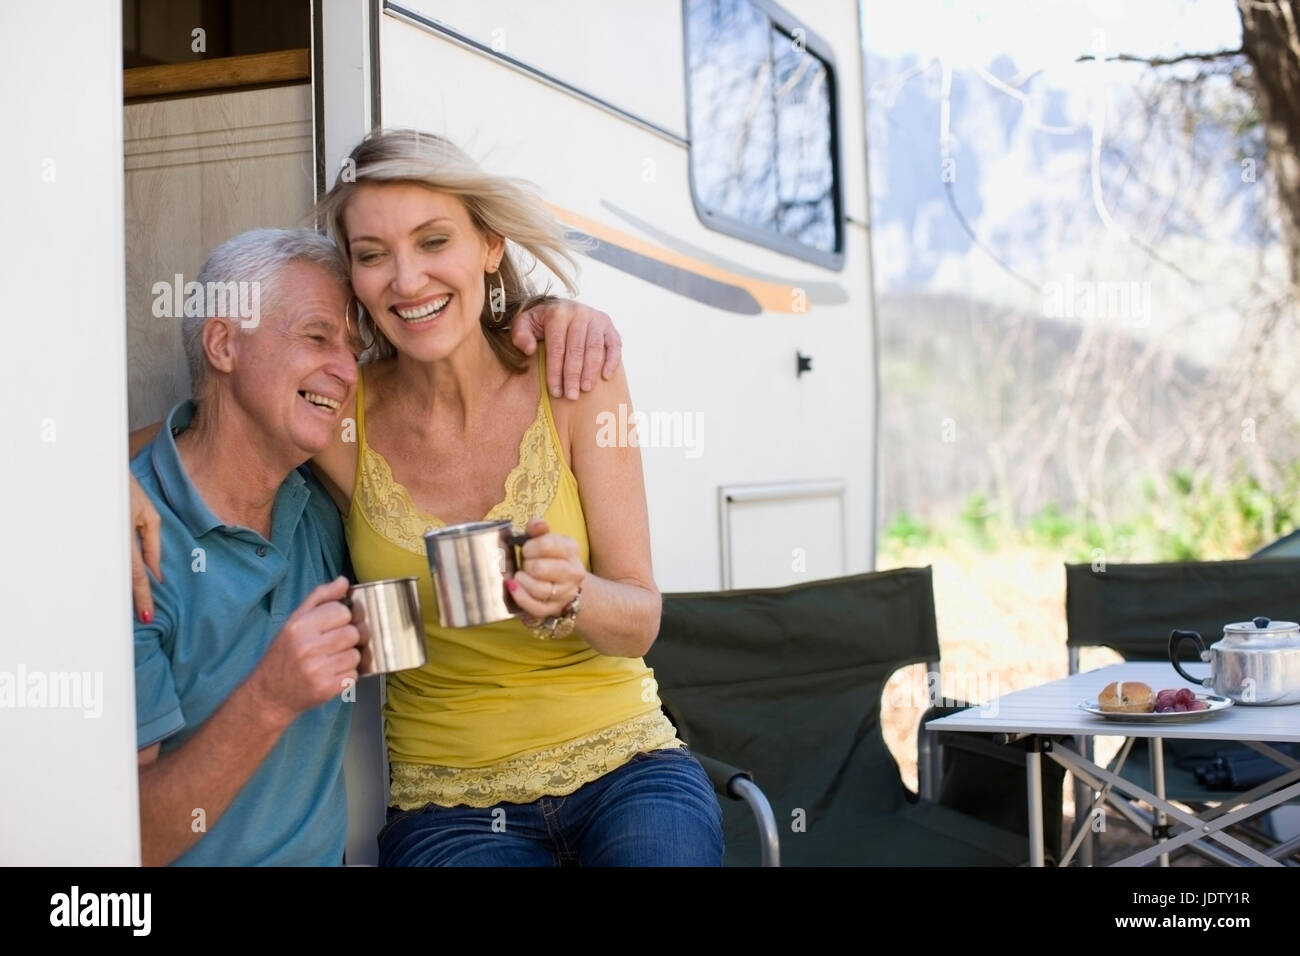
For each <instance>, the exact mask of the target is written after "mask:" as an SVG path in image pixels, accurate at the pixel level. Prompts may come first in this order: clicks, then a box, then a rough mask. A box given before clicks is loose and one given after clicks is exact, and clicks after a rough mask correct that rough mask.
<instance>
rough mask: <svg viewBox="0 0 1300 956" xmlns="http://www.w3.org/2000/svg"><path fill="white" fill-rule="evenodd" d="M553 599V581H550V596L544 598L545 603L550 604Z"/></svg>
mask: <svg viewBox="0 0 1300 956" xmlns="http://www.w3.org/2000/svg"><path fill="white" fill-rule="evenodd" d="M554 600H555V582H554V581H552V582H551V595H550V597H548V598H547V599H546V603H547V604H550V603H551V602H552V601H554Z"/></svg>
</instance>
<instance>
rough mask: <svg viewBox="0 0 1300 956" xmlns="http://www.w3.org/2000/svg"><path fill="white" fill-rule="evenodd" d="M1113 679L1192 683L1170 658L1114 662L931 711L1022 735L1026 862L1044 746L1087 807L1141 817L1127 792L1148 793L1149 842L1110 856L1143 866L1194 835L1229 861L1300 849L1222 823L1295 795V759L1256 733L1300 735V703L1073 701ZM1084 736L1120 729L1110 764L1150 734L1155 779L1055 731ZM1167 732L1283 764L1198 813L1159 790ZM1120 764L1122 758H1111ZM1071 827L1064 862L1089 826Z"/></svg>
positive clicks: (964, 725)
mask: <svg viewBox="0 0 1300 956" xmlns="http://www.w3.org/2000/svg"><path fill="white" fill-rule="evenodd" d="M1200 670H1203V671H1206V672H1207V676H1208V669H1207V668H1205V667H1204V665H1201V666H1200ZM1192 673H1193V674H1196V673H1198V671H1192ZM1111 681H1142V682H1143V683H1145V684H1149V685H1150V686H1151V688H1152V690H1160V689H1161V688H1164V687H1186V686H1189V685H1188V684H1187V682H1186V681H1184V680H1182V679H1181V678H1180V677H1178V675H1177V674H1175V673H1174V671H1173V668H1172V667H1170V666H1169V664H1167V663H1159V662H1156V663H1152V662H1143V663H1127V664H1115V665H1112V666H1110V667H1103V668H1100V669H1098V670H1094V671H1088V672H1086V673H1083V674H1074V675H1071V676H1070V677H1066V678H1063V679H1061V680H1056V681H1052V682H1050V683H1048V684H1043V685H1041V686H1039V687H1031V688H1029V689H1027V690H1021V691H1016V692H1014V693H1011V694H1007V695H1006V696H1004V697H999V698H997V700H995V701H992V702H990V703H987V704H984V705H982V706H979V707H971V708H969V709H967V710H963V711H961V712H960V713H956V714H953V715H951V716H948V717H942V718H939V719H937V720H932V721H929V722H928V723H927V724H926V728H927V729H929V730H934V731H957V732H962V731H965V732H973V733H1006V734H1011V735H1014V736H1015V737H1016V738H1019V739H1025V740H1026V743H1027V750H1026V758H1025V759H1026V767H1027V770H1028V774H1027V777H1028V785H1029V855H1030V864H1031V865H1032V866H1042V865H1043V791H1042V757H1043V755H1044V754H1046V755H1047V756H1048V757H1049V758H1050V759H1052V760H1055V761H1056V762H1057V763H1059V764H1061V765H1062V766H1063V767H1065V768H1066V769H1067V770H1069V771H1070V772H1071V773H1073V774H1075V775H1076V776H1077V777H1078V778H1079V779H1081V780H1083V781H1084V782H1085V783H1086V784H1087V785H1088V786H1089V787H1091V788H1092V790H1093V793H1094V797H1095V799H1094V803H1093V806H1092V807H1090V808H1086V812H1087V814H1088V815H1089V816H1091V814H1092V813H1093V810H1094V808H1098V807H1100V805H1101V803H1102V802H1103V801H1105V802H1109V803H1110V804H1111V805H1112V806H1114V807H1115V808H1116V809H1118V810H1119V811H1120V812H1121V813H1125V815H1126V816H1128V817H1129V818H1130V819H1140V818H1136V817H1135V815H1134V814H1133V811H1132V808H1131V807H1130V806H1129V804H1128V800H1129V799H1132V800H1140V801H1142V802H1144V803H1147V804H1149V805H1150V806H1151V807H1152V809H1153V810H1154V811H1155V820H1156V826H1155V833H1154V834H1153V835H1154V836H1155V838H1156V842H1155V844H1154V845H1153V846H1152V847H1150V848H1147V849H1144V850H1142V851H1140V852H1138V853H1135V854H1134V855H1132V856H1130V857H1127V858H1125V859H1124V860H1121V861H1119V862H1118V863H1116V864H1115V865H1116V866H1144V865H1146V864H1148V863H1151V862H1152V861H1153V860H1156V859H1157V858H1160V859H1161V863H1162V864H1164V865H1168V853H1169V851H1171V850H1174V849H1177V848H1178V847H1181V846H1184V845H1187V844H1191V843H1194V842H1197V841H1201V840H1207V841H1208V840H1213V841H1215V842H1216V843H1218V844H1220V846H1221V849H1226V850H1227V851H1229V852H1228V853H1227V854H1222V853H1221V854H1217V856H1219V857H1220V858H1222V859H1225V861H1227V862H1231V863H1233V864H1234V865H1251V864H1254V865H1259V866H1282V865H1283V863H1282V861H1283V860H1285V859H1286V858H1287V857H1288V856H1290V855H1291V854H1293V853H1295V852H1296V851H1297V850H1298V849H1300V838H1297V839H1294V840H1288V841H1286V842H1284V843H1282V844H1280V845H1278V846H1275V847H1272V848H1271V849H1269V850H1267V851H1261V850H1258V849H1255V848H1254V847H1252V846H1251V845H1249V844H1248V843H1245V842H1243V841H1242V840H1239V839H1237V838H1236V837H1234V836H1233V835H1232V834H1230V833H1228V832H1227V828H1228V827H1230V826H1233V825H1235V824H1237V823H1240V822H1241V821H1243V820H1246V819H1248V818H1250V817H1254V816H1256V815H1258V814H1260V813H1263V812H1265V811H1267V810H1270V809H1272V808H1273V807H1276V806H1278V805H1279V804H1282V803H1285V802H1286V801H1288V800H1291V799H1293V798H1295V797H1300V760H1296V759H1294V758H1292V757H1290V756H1288V755H1286V754H1284V753H1281V752H1280V751H1278V750H1277V749H1276V748H1273V747H1270V746H1268V744H1266V743H1263V742H1262V741H1270V742H1285V743H1300V705H1292V706H1284V707H1262V706H1245V705H1242V704H1237V705H1235V706H1233V707H1229V708H1227V709H1226V710H1223V711H1220V712H1218V713H1213V714H1210V715H1208V716H1205V717H1202V718H1200V719H1197V720H1190V721H1186V722H1162V723H1138V722H1131V721H1119V720H1109V719H1106V718H1102V717H1096V716H1093V715H1092V714H1089V713H1087V712H1086V711H1084V710H1082V709H1080V707H1079V705H1080V704H1081V703H1083V702H1084V701H1085V700H1091V701H1096V699H1097V694H1098V693H1099V692H1100V691H1101V689H1102V688H1103V687H1105V686H1106V685H1107V684H1109V683H1110V682H1111ZM1090 736H1091V737H1124V738H1126V740H1125V743H1124V745H1123V747H1122V748H1121V750H1120V752H1119V755H1117V757H1116V764H1117V765H1118V764H1119V761H1120V759H1121V758H1123V757H1126V756H1127V754H1128V750H1129V748H1131V747H1132V744H1133V740H1134V739H1135V738H1138V737H1147V738H1150V741H1151V775H1152V786H1153V788H1154V790H1155V792H1154V793H1152V792H1150V791H1148V790H1145V789H1143V788H1142V787H1139V786H1137V785H1136V784H1134V783H1132V782H1130V781H1128V780H1125V779H1124V778H1123V777H1121V776H1118V775H1117V774H1116V773H1114V772H1112V771H1111V770H1109V769H1107V768H1105V767H1100V766H1098V765H1097V764H1095V763H1093V762H1092V761H1091V760H1088V759H1087V758H1085V757H1083V756H1082V755H1081V754H1079V753H1078V752H1076V750H1075V749H1072V748H1071V747H1069V746H1068V745H1065V744H1063V743H1061V741H1060V740H1059V738H1061V737H1090ZM1173 738H1191V739H1198V740H1224V741H1234V742H1237V743H1241V744H1245V745H1246V746H1248V747H1251V748H1252V749H1254V750H1256V751H1257V752H1259V753H1261V754H1264V755H1265V756H1267V757H1269V758H1270V759H1272V760H1274V761H1276V762H1277V763H1278V764H1279V765H1280V766H1281V768H1282V770H1281V772H1280V773H1279V774H1278V775H1277V776H1276V777H1275V778H1274V779H1272V780H1269V781H1267V782H1266V783H1263V784H1261V785H1260V786H1257V787H1255V788H1253V789H1251V790H1248V791H1246V792H1244V793H1236V792H1232V791H1224V793H1223V801H1222V802H1221V803H1220V804H1219V805H1218V806H1215V807H1212V808H1210V809H1209V810H1206V811H1205V812H1203V813H1202V814H1200V815H1199V816H1198V815H1196V814H1195V813H1192V812H1190V811H1189V810H1188V809H1187V808H1185V807H1183V806H1181V805H1179V804H1175V803H1171V802H1170V801H1168V800H1166V799H1165V785H1164V783H1165V782H1164V767H1163V746H1162V740H1169V739H1173ZM1078 749H1083V748H1078ZM1117 769H1122V767H1118V766H1117ZM1116 791H1118V793H1117V792H1116ZM1121 794H1122V795H1123V796H1120V795H1121ZM1125 798H1127V799H1125ZM1075 817H1076V819H1079V820H1083V819H1085V817H1084V816H1083V811H1082V809H1081V808H1076V811H1075ZM1076 829H1077V831H1078V832H1077V833H1076V835H1075V837H1074V840H1073V842H1072V843H1071V845H1070V847H1069V848H1068V849H1067V851H1066V853H1065V854H1064V855H1063V858H1062V864H1066V863H1068V862H1069V860H1070V859H1071V858H1072V857H1073V855H1074V852H1075V850H1077V849H1078V846H1079V844H1080V842H1081V841H1082V840H1083V838H1084V837H1085V836H1086V835H1087V827H1086V826H1080V827H1077V828H1076Z"/></svg>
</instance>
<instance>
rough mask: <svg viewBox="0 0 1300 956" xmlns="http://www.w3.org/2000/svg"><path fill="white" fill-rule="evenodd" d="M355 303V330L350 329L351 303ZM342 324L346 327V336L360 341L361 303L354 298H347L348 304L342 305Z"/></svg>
mask: <svg viewBox="0 0 1300 956" xmlns="http://www.w3.org/2000/svg"><path fill="white" fill-rule="evenodd" d="M353 302H356V303H357V330H356V331H355V332H354V331H352V303H353ZM343 324H344V326H346V327H347V330H348V338H350V339H356V340H357V341H358V342H359V341H361V303H360V301H358V300H356V299H349V300H348V304H347V305H345V306H344V307H343Z"/></svg>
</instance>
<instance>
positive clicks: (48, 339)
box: [0, 0, 139, 865]
mask: <svg viewBox="0 0 1300 956" xmlns="http://www.w3.org/2000/svg"><path fill="white" fill-rule="evenodd" d="M120 18H121V9H120V4H118V3H115V2H113V3H106V2H104V0H65V2H63V3H59V4H56V5H54V6H50V5H46V4H36V3H10V4H5V5H4V6H3V12H0V89H4V90H5V110H4V114H5V125H6V129H5V143H4V148H3V149H2V150H0V183H3V187H4V199H3V202H4V206H5V212H4V216H3V219H2V220H0V221H2V222H3V228H0V288H3V289H4V291H5V311H6V313H7V315H6V321H5V323H4V329H5V347H4V348H3V349H0V397H2V398H3V401H0V429H2V431H0V434H3V437H4V441H3V444H0V528H3V534H4V547H3V550H2V551H0V600H2V601H3V608H4V626H3V627H2V628H0V776H2V777H3V780H4V783H3V785H2V786H0V864H4V865H11V864H60V865H64V864H114V865H132V864H137V863H138V862H139V824H138V810H137V792H136V770H135V697H134V684H133V679H132V651H131V606H130V592H129V584H130V582H129V571H128V562H127V543H126V530H127V524H128V516H127V487H126V362H125V341H126V337H125V325H124V319H123V268H124V264H123V251H122V246H123V216H122V63H121V46H122V29H121V22H120ZM24 672H25V676H27V677H28V680H27V681H25V682H23V686H20V687H19V688H17V690H18V692H19V694H18V696H17V697H16V698H15V699H14V700H13V701H10V700H9V699H8V698H6V697H5V696H4V695H5V685H6V684H8V687H9V689H10V690H11V691H12V690H13V689H14V688H13V683H14V681H15V679H16V678H17V677H19V676H24ZM52 672H77V673H79V674H82V673H88V674H89V675H90V680H89V681H87V682H86V684H87V687H88V688H89V689H92V690H93V687H94V685H95V682H96V680H98V681H100V682H102V698H101V700H100V701H99V707H100V708H101V709H102V713H101V714H100V716H98V717H87V716H85V714H84V710H85V708H86V707H87V706H92V707H93V705H94V701H93V700H90V699H83V700H80V701H78V702H77V703H78V704H79V706H77V707H73V708H61V709H60V708H51V707H49V706H45V707H33V706H13V704H14V703H28V704H30V703H31V702H32V701H31V698H30V697H27V698H26V699H24V696H23V694H22V692H23V691H24V690H31V689H34V685H33V684H32V682H31V675H32V674H36V675H37V678H38V680H39V679H40V678H43V677H47V676H48V675H49V674H50V673H52Z"/></svg>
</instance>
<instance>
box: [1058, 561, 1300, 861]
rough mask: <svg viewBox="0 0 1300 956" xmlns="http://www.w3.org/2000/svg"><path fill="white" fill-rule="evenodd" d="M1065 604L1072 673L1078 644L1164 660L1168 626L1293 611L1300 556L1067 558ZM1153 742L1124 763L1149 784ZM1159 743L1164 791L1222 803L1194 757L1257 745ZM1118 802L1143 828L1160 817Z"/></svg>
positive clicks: (1205, 631)
mask: <svg viewBox="0 0 1300 956" xmlns="http://www.w3.org/2000/svg"><path fill="white" fill-rule="evenodd" d="M1283 540H1286V539H1283ZM1065 609H1066V610H1065V616H1066V630H1067V634H1066V644H1067V646H1068V648H1069V655H1070V673H1071V674H1075V673H1078V670H1079V648H1080V647H1094V646H1106V647H1110V648H1112V649H1114V650H1115V651H1117V652H1118V653H1119V654H1120V655H1121V656H1122V657H1123V658H1124V659H1125V660H1126V661H1143V660H1148V661H1149V660H1168V659H1169V632H1170V631H1172V630H1174V629H1175V628H1178V629H1182V630H1194V631H1198V632H1200V634H1201V635H1202V636H1203V637H1205V638H1206V641H1207V643H1213V642H1214V641H1217V640H1219V639H1220V637H1221V636H1222V631H1223V625H1225V624H1228V623H1231V622H1233V621H1248V620H1251V619H1253V618H1254V617H1256V616H1257V615H1260V614H1263V615H1266V616H1268V617H1277V618H1279V619H1280V618H1286V619H1290V620H1294V619H1295V615H1296V614H1297V613H1298V612H1300V558H1283V557H1278V558H1273V559H1270V560H1268V561H1189V562H1180V563H1171V564H1110V565H1107V566H1106V567H1105V569H1104V570H1097V571H1094V570H1093V569H1092V567H1091V566H1089V565H1086V564H1067V565H1066V566H1065ZM1198 663H1199V662H1198ZM1164 686H1168V687H1185V686H1187V682H1186V681H1184V680H1183V679H1182V678H1180V677H1179V676H1178V675H1177V674H1176V673H1175V672H1174V670H1173V668H1172V667H1171V668H1170V669H1169V682H1168V684H1166V685H1164ZM1153 690H1159V688H1153ZM1150 749H1153V748H1149V747H1148V742H1147V740H1146V738H1138V739H1136V740H1135V741H1134V744H1133V748H1132V750H1131V751H1130V753H1129V756H1128V758H1127V760H1126V761H1125V763H1124V766H1123V768H1122V771H1121V776H1123V777H1124V778H1125V779H1127V780H1131V781H1132V782H1134V783H1136V784H1138V785H1139V786H1141V787H1144V788H1146V789H1151V788H1152V782H1151V781H1152V777H1151V756H1150V752H1149V750H1150ZM1162 749H1163V755H1164V771H1165V795H1166V796H1167V797H1168V798H1169V799H1172V800H1177V801H1179V802H1180V803H1186V804H1188V805H1189V806H1193V807H1198V806H1205V805H1208V804H1215V803H1219V802H1220V801H1222V800H1223V799H1224V798H1225V797H1226V796H1227V793H1226V792H1225V791H1222V790H1210V789H1208V788H1207V787H1205V786H1203V785H1202V784H1201V783H1199V782H1198V781H1197V779H1196V773H1195V770H1196V768H1197V767H1201V766H1205V765H1206V764H1209V763H1211V762H1213V760H1214V758H1215V756H1216V754H1222V753H1240V754H1243V755H1245V754H1253V753H1254V751H1252V750H1250V748H1248V747H1245V746H1244V745H1241V744H1225V743H1224V742H1223V741H1213V740H1177V741H1174V740H1169V741H1164V742H1163V747H1162ZM1076 794H1077V795H1076V798H1075V805H1076V807H1082V806H1085V805H1087V804H1089V803H1091V791H1089V790H1087V788H1086V787H1084V786H1083V785H1082V784H1079V785H1077V786H1076ZM1117 799H1118V798H1117ZM1116 807H1117V809H1119V810H1120V811H1121V812H1122V813H1124V815H1125V816H1127V817H1128V818H1129V819H1130V820H1131V821H1132V822H1133V823H1134V824H1135V825H1137V826H1139V828H1143V827H1145V828H1146V829H1147V830H1148V831H1150V830H1151V827H1152V826H1153V825H1154V824H1155V822H1156V821H1155V820H1154V819H1153V816H1152V814H1150V813H1149V812H1147V811H1146V810H1144V809H1142V808H1139V807H1134V806H1132V805H1131V804H1128V805H1127V806H1119V805H1116ZM1130 810H1131V811H1132V813H1131V814H1130V812H1129V811H1130ZM1076 816H1077V817H1080V818H1079V819H1078V820H1077V821H1076V822H1077V824H1078V825H1080V826H1083V825H1086V823H1087V821H1085V820H1083V819H1082V817H1081V816H1080V814H1078V813H1076ZM1243 826H1245V828H1246V830H1247V832H1249V833H1250V834H1251V835H1252V836H1256V837H1261V838H1263V839H1265V840H1271V837H1270V836H1269V835H1268V834H1264V833H1261V832H1260V831H1259V830H1258V829H1257V828H1255V827H1253V826H1250V825H1245V824H1243ZM1189 849H1192V850H1194V851H1196V852H1197V853H1200V854H1201V855H1203V856H1206V857H1208V858H1210V859H1212V860H1214V861H1216V862H1220V863H1222V862H1227V860H1226V858H1224V856H1223V854H1222V851H1220V850H1217V849H1216V848H1214V847H1211V846H1207V845H1205V844H1204V843H1197V844H1193V845H1192V846H1191V847H1189Z"/></svg>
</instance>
